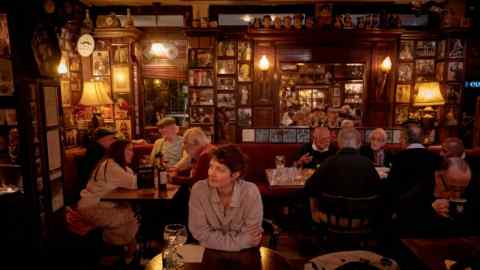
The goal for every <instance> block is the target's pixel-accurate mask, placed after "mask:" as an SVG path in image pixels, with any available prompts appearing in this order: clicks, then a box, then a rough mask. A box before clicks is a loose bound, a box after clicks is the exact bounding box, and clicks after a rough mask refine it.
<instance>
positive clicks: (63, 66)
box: [57, 61, 68, 74]
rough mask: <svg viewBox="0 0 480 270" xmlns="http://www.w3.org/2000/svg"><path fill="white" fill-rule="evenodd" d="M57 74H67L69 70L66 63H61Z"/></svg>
mask: <svg viewBox="0 0 480 270" xmlns="http://www.w3.org/2000/svg"><path fill="white" fill-rule="evenodd" d="M57 72H58V74H67V72H68V69H67V65H66V64H65V62H63V61H61V62H60V64H58V67H57Z"/></svg>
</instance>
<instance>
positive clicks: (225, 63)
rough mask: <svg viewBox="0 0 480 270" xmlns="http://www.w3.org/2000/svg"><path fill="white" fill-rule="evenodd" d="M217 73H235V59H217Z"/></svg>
mask: <svg viewBox="0 0 480 270" xmlns="http://www.w3.org/2000/svg"><path fill="white" fill-rule="evenodd" d="M217 74H221V75H224V74H235V60H217Z"/></svg>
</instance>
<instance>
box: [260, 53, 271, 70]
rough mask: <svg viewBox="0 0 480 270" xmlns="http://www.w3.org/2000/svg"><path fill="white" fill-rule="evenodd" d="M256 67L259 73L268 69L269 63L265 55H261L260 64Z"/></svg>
mask: <svg viewBox="0 0 480 270" xmlns="http://www.w3.org/2000/svg"><path fill="white" fill-rule="evenodd" d="M258 67H259V68H260V70H261V71H264V72H265V71H267V70H268V69H269V68H270V62H269V61H268V58H267V56H266V55H263V56H262V57H261V58H260V62H259V63H258Z"/></svg>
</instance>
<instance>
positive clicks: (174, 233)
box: [163, 224, 188, 266]
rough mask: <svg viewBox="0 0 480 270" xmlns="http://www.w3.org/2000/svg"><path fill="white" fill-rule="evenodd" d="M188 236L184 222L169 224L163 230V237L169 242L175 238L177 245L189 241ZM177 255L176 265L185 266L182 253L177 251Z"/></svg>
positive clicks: (174, 242)
mask: <svg viewBox="0 0 480 270" xmlns="http://www.w3.org/2000/svg"><path fill="white" fill-rule="evenodd" d="M187 237H188V234H187V228H186V227H185V225H182V224H168V225H167V226H165V229H164V231H163V239H164V240H165V241H167V242H169V241H171V240H172V239H173V245H174V246H175V247H178V246H182V245H184V244H185V243H186V242H187ZM175 256H176V259H175V264H176V266H183V264H184V263H183V260H182V257H181V256H180V254H178V252H176V254H175Z"/></svg>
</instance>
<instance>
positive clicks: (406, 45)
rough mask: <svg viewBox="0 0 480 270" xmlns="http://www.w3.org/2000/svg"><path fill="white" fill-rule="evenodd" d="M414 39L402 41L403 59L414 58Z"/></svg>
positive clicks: (401, 57)
mask: <svg viewBox="0 0 480 270" xmlns="http://www.w3.org/2000/svg"><path fill="white" fill-rule="evenodd" d="M413 51H414V50H413V40H409V41H402V42H400V55H399V58H400V60H402V61H410V60H413Z"/></svg>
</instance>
